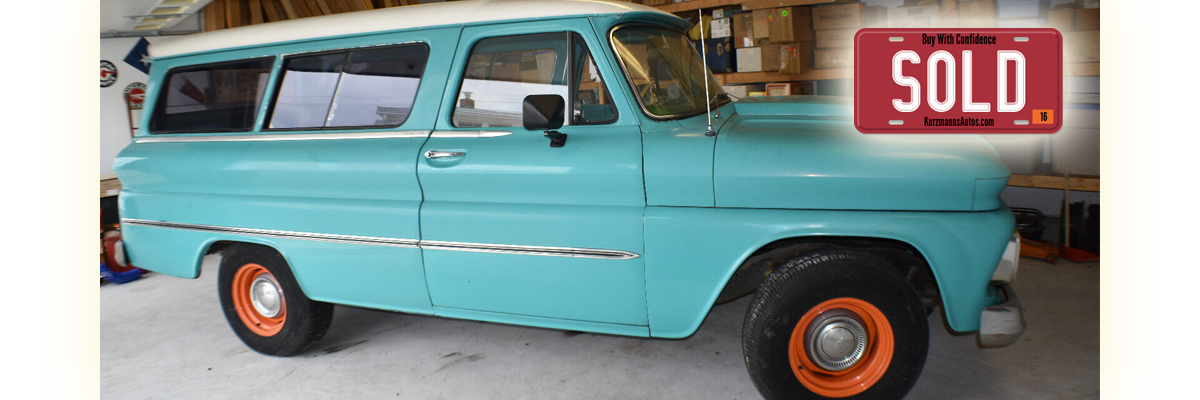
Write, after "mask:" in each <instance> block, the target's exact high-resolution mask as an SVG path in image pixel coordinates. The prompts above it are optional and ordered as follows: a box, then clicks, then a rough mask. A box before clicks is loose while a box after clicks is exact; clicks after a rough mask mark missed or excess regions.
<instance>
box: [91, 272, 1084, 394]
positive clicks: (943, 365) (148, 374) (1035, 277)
mask: <svg viewBox="0 0 1200 400" xmlns="http://www.w3.org/2000/svg"><path fill="white" fill-rule="evenodd" d="M216 272H217V259H216V257H210V258H208V259H206V260H205V262H204V266H203V273H202V274H201V276H200V278H199V279H197V280H187V279H179V278H174V277H170V276H165V275H160V274H150V275H148V276H147V277H146V278H143V279H141V280H138V281H134V282H131V283H127V284H124V285H113V284H108V285H105V286H103V287H101V288H100V295H101V305H100V309H101V311H100V313H101V324H100V351H101V353H100V379H101V391H100V394H101V397H102V398H108V399H245V398H278V399H294V398H412V399H493V398H495V399H564V398H570V399H614V398H621V399H757V398H760V397H759V395H758V392H757V391H756V390H755V389H754V385H753V384H752V383H751V382H750V378H749V377H748V376H747V374H746V369H745V366H744V365H743V361H742V352H741V328H742V317H743V313H744V312H745V310H746V307H747V304H748V302H749V297H744V298H742V299H740V300H737V301H734V302H731V303H728V304H724V305H720V306H717V307H716V308H714V309H713V311H712V314H711V315H709V317H708V319H707V320H706V321H705V322H704V324H703V325H702V326H701V327H700V330H699V331H698V332H697V333H696V334H695V335H694V336H692V337H691V338H688V339H686V340H656V339H638V338H626V337H617V336H606V335H594V334H589V333H577V332H563V331H556V330H548V329H538V328H526V327H517V326H508V325H500V324H491V323H481V322H473V321H461V320H449V319H440V318H432V317H421V316H412V315H404V314H395V313H389V312H382V311H373V310H365V309H358V308H351V307H338V308H337V309H336V311H335V316H334V321H333V327H332V329H330V331H329V334H328V335H327V336H325V339H324V340H323V341H322V342H321V343H318V344H317V346H316V347H315V348H313V349H310V350H309V351H307V352H306V353H304V354H301V355H297V356H294V357H290V358H277V357H269V356H264V355H260V354H258V353H255V352H253V351H251V350H249V349H248V348H246V347H245V346H244V345H243V344H242V343H241V341H239V340H238V339H237V337H236V336H234V334H233V332H232V331H231V330H230V329H229V326H228V325H227V323H226V322H225V318H224V316H223V315H222V313H221V309H220V305H219V301H218V300H217V290H216V276H217V273H216ZM1014 287H1015V288H1016V290H1017V292H1018V293H1019V294H1020V296H1021V300H1022V302H1023V303H1024V306H1025V310H1026V319H1027V321H1028V324H1029V328H1028V331H1027V332H1026V334H1025V336H1024V338H1022V340H1021V341H1020V342H1018V343H1017V344H1015V345H1013V346H1010V347H1007V348H1002V349H992V350H980V349H978V348H976V347H975V342H974V337H973V336H952V335H950V334H948V333H946V331H945V329H944V328H943V326H944V325H943V323H942V321H941V318H940V317H938V316H936V314H935V316H934V317H931V318H930V321H929V324H930V326H931V335H930V345H929V348H930V352H929V359H928V361H927V363H926V365H925V370H924V372H923V373H922V375H921V378H920V380H919V381H918V382H917V384H916V386H915V387H914V388H913V390H912V392H910V394H909V396H908V398H910V399H1079V398H1085V399H1090V398H1099V396H1100V271H1099V263H1091V264H1075V263H1071V262H1069V261H1065V260H1060V261H1058V263H1057V264H1056V265H1050V264H1047V263H1044V262H1041V261H1038V260H1033V259H1029V258H1023V259H1022V260H1021V271H1020V274H1019V275H1018V277H1017V282H1016V284H1015V285H1014Z"/></svg>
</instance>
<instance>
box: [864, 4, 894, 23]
mask: <svg viewBox="0 0 1200 400" xmlns="http://www.w3.org/2000/svg"><path fill="white" fill-rule="evenodd" d="M862 13H863V25H864V26H865V27H867V28H887V26H888V8H887V7H883V6H867V7H863V9H862Z"/></svg>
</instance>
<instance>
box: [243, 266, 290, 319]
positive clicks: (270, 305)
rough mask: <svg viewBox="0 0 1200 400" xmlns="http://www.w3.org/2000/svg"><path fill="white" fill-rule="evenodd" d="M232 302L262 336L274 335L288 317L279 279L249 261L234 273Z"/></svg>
mask: <svg viewBox="0 0 1200 400" xmlns="http://www.w3.org/2000/svg"><path fill="white" fill-rule="evenodd" d="M230 289H231V290H230V292H231V295H232V297H233V305H234V308H235V309H236V310H237V315H238V317H239V318H241V320H242V323H243V324H245V325H246V328H249V329H250V331H251V332H254V333H255V334H258V335H259V336H264V337H268V336H274V335H275V334H276V333H279V331H280V330H281V329H283V323H284V321H286V320H287V303H286V301H285V300H284V298H283V289H282V288H281V287H280V286H279V281H277V280H275V276H274V275H271V273H270V272H269V271H267V269H266V268H263V266H261V265H258V264H253V263H250V264H246V265H243V266H241V268H238V270H237V272H236V273H234V275H233V287H232V288H230Z"/></svg>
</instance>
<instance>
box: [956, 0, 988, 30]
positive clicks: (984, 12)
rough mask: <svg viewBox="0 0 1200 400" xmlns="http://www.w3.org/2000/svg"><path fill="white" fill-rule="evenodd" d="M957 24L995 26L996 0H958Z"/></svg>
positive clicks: (983, 26) (968, 26) (976, 26)
mask: <svg viewBox="0 0 1200 400" xmlns="http://www.w3.org/2000/svg"><path fill="white" fill-rule="evenodd" d="M958 26H960V27H963V28H995V27H996V2H995V1H994V0H970V1H967V0H960V1H959V2H958Z"/></svg>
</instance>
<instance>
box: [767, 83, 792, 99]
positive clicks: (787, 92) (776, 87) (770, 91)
mask: <svg viewBox="0 0 1200 400" xmlns="http://www.w3.org/2000/svg"><path fill="white" fill-rule="evenodd" d="M766 89H767V90H766V91H767V96H770V97H777V96H791V95H792V84H790V83H768V84H767V86H766Z"/></svg>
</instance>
